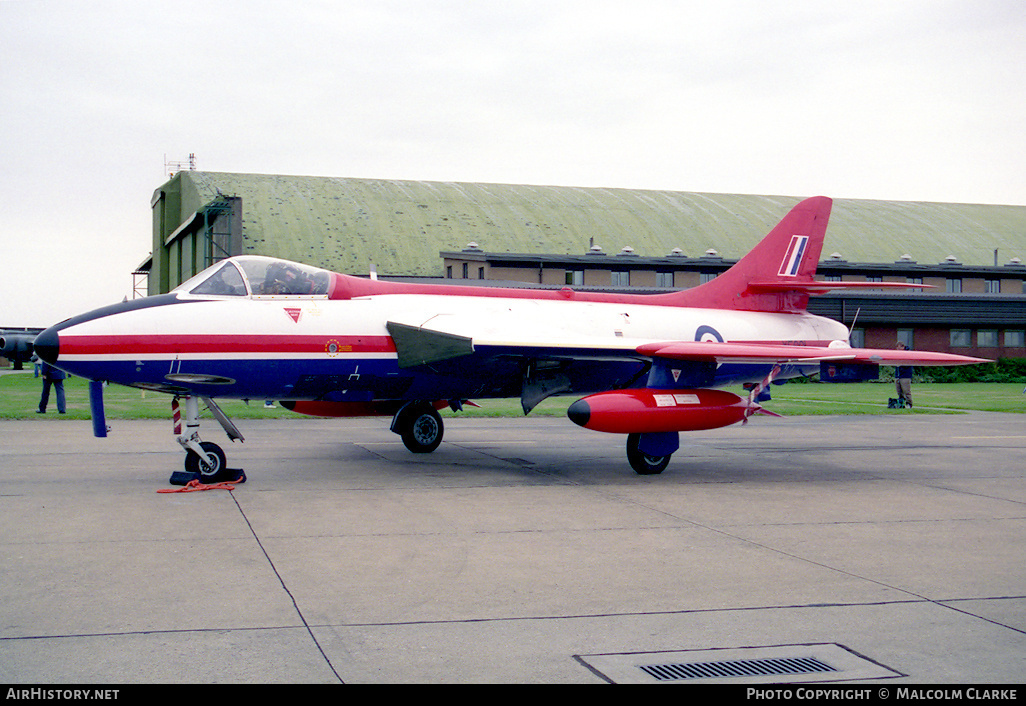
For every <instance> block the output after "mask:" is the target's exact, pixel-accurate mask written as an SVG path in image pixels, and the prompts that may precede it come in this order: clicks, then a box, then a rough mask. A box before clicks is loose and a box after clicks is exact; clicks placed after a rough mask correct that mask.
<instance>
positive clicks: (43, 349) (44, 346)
mask: <svg viewBox="0 0 1026 706" xmlns="http://www.w3.org/2000/svg"><path fill="white" fill-rule="evenodd" d="M32 345H33V347H34V348H35V349H36V355H38V356H39V357H40V358H41V359H42V360H45V361H46V362H47V363H49V364H50V365H54V364H56V363H57V355H58V354H59V353H60V348H61V340H60V336H58V335H57V331H56V330H55V329H54V328H53V327H50V328H48V329H46V330H45V331H43V332H42V333H41V334H39V335H38V336H36V341H35V343H33V344H32Z"/></svg>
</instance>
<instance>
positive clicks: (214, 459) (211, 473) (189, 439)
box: [171, 395, 245, 484]
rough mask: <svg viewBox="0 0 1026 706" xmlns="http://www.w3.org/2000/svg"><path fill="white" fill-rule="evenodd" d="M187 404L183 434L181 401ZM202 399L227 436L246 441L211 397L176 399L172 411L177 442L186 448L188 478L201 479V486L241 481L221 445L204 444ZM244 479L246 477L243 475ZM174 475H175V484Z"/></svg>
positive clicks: (206, 442) (188, 396)
mask: <svg viewBox="0 0 1026 706" xmlns="http://www.w3.org/2000/svg"><path fill="white" fill-rule="evenodd" d="M180 399H181V400H184V402H185V433H182V418H181V407H180V404H179V400H180ZM200 399H202V400H203V402H204V403H205V404H206V406H207V409H209V410H210V412H211V414H213V415H214V418H215V419H216V420H217V421H218V422H219V423H220V424H221V428H223V429H224V432H225V434H227V435H228V438H229V439H231V440H232V441H236V440H238V441H245V439H244V438H243V436H242V434H241V433H240V432H239V430H238V428H237V427H236V426H235V424H233V423H232V421H231V420H230V419H228V417H227V415H225V413H224V412H222V411H221V408H220V407H218V406H217V403H216V402H214V401H213V400H212V399H210V398H209V397H201V398H197V397H195V396H192V395H187V396H185V397H175V398H174V400H173V401H172V402H171V412H172V417H173V419H174V430H175V440H176V441H177V442H178V443H179V444H181V445H182V448H183V449H185V473H186V475H187V476H190V477H189V478H186V479H184V480H185V481H186V482H188V481H189V480H192V479H198V480H199V481H200V482H201V483H204V484H209V483H218V482H221V481H226V480H233V481H234V480H239V478H236V477H235V476H236V475H239V472H238V471H236V470H234V469H230V468H228V465H227V461H226V458H225V454H224V451H223V450H222V449H221V447H220V446H218V445H217V444H215V443H213V442H211V441H201V440H200V437H199V425H200V422H199V400H200ZM240 477H243V478H244V476H240ZM174 482H175V476H172V483H174Z"/></svg>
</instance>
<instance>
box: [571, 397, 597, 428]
mask: <svg viewBox="0 0 1026 706" xmlns="http://www.w3.org/2000/svg"><path fill="white" fill-rule="evenodd" d="M566 416H568V417H570V421H571V422H573V423H574V424H577V425H578V426H582V427H583V426H587V425H588V421H589V420H590V419H591V406H590V405H589V404H588V401H587V400H584V399H580V400H577V401H576V402H574V403H573V404H572V405H570V407H568V408H567V410H566Z"/></svg>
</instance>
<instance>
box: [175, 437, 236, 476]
mask: <svg viewBox="0 0 1026 706" xmlns="http://www.w3.org/2000/svg"><path fill="white" fill-rule="evenodd" d="M200 448H202V449H203V452H204V454H205V457H204V458H200V457H199V456H198V455H196V452H195V451H191V450H190V451H189V453H187V454H185V470H186V471H187V472H189V473H198V474H199V475H200V482H202V483H216V482H217V481H218V480H220V479H221V476H222V475H223V474H224V472H225V468H226V466H227V460H226V458H225V455H224V451H223V450H222V449H221V447H220V446H218V445H217V444H215V443H213V442H211V441H201V442H200Z"/></svg>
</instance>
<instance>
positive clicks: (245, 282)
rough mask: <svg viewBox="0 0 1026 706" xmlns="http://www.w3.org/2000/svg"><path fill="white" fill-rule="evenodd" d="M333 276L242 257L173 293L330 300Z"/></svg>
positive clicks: (211, 269)
mask: <svg viewBox="0 0 1026 706" xmlns="http://www.w3.org/2000/svg"><path fill="white" fill-rule="evenodd" d="M330 286H331V273H330V272H328V271H327V270H322V269H319V268H317V267H310V266H309V265H301V264H299V263H297V262H290V261H288V260H279V259H276V258H273V257H261V256H259V255H242V256H240V257H233V258H230V259H228V260H226V261H224V262H220V263H218V264H216V265H214V266H213V267H208V268H207V269H205V270H203V271H202V272H200V273H199V274H198V275H196V276H195V277H193V278H192V279H189V280H187V281H185V282H183V283H182V284H181V285H179V286H178V287H176V288H175V289H174V290H173V291H175V292H179V293H183V294H196V295H201V296H204V295H206V296H217V297H254V298H260V297H285V296H292V297H295V296H300V297H327V296H328V293H329V288H330Z"/></svg>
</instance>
